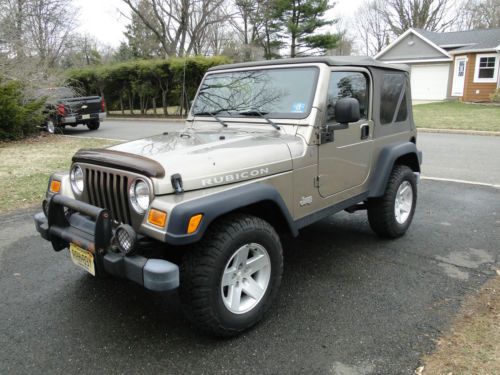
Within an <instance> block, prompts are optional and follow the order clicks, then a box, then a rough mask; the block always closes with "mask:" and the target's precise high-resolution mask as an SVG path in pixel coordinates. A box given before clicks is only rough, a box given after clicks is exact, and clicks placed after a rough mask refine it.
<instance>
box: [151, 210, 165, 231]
mask: <svg viewBox="0 0 500 375" xmlns="http://www.w3.org/2000/svg"><path fill="white" fill-rule="evenodd" d="M148 222H149V223H151V224H153V225H156V226H158V227H162V228H163V227H165V223H166V222H167V213H166V212H163V211H160V210H155V209H154V208H152V209H150V210H149V215H148Z"/></svg>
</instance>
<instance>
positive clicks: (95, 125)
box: [87, 121, 101, 130]
mask: <svg viewBox="0 0 500 375" xmlns="http://www.w3.org/2000/svg"><path fill="white" fill-rule="evenodd" d="M99 126H101V124H100V122H99V121H95V122H91V123H89V124H87V128H89V130H97V129H99Z"/></svg>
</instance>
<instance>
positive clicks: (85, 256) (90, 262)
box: [69, 243, 95, 276]
mask: <svg viewBox="0 0 500 375" xmlns="http://www.w3.org/2000/svg"><path fill="white" fill-rule="evenodd" d="M69 252H70V254H71V260H72V261H73V263H75V264H76V265H77V266H79V267H82V268H83V269H84V270H85V271H87V272H88V273H90V274H91V275H93V276H95V268H94V255H93V254H92V253H91V252H90V251H87V250H85V249H82V248H81V247H80V246H78V245H75V244H74V243H72V244H70V245H69Z"/></svg>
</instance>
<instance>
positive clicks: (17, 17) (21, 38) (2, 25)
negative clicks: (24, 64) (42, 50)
mask: <svg viewBox="0 0 500 375" xmlns="http://www.w3.org/2000/svg"><path fill="white" fill-rule="evenodd" d="M27 5H28V4H27V0H2V1H1V2H0V39H1V40H2V43H3V45H4V48H5V49H6V50H8V52H9V54H10V55H11V57H12V58H17V59H23V58H24V57H25V55H26V43H25V41H26V37H25V30H26V26H27V25H26V18H27V12H28V9H27Z"/></svg>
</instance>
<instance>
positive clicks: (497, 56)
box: [474, 53, 500, 83]
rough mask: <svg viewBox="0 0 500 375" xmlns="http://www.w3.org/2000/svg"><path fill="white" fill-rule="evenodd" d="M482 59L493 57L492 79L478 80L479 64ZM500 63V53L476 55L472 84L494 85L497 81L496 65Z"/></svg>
mask: <svg viewBox="0 0 500 375" xmlns="http://www.w3.org/2000/svg"><path fill="white" fill-rule="evenodd" d="M483 57H494V58H495V66H494V67H493V77H492V78H479V63H480V62H481V58H483ZM499 62H500V53H484V54H479V53H478V54H477V55H476V66H475V67H474V83H496V82H497V80H498V65H499Z"/></svg>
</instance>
